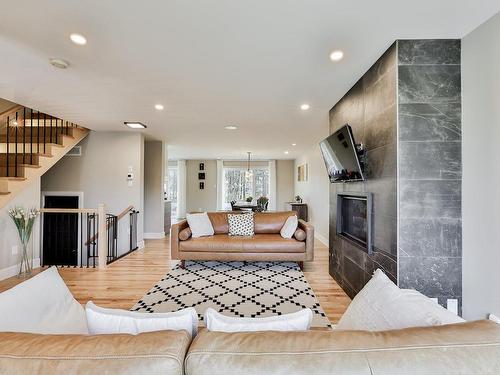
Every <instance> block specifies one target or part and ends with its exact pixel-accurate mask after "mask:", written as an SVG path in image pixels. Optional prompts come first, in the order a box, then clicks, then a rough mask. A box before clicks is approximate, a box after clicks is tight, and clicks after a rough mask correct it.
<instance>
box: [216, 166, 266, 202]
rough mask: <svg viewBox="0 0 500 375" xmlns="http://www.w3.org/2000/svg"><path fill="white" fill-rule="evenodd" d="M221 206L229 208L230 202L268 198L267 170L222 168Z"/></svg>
mask: <svg viewBox="0 0 500 375" xmlns="http://www.w3.org/2000/svg"><path fill="white" fill-rule="evenodd" d="M223 178H224V184H223V192H222V193H223V205H224V209H230V208H231V201H244V200H245V199H246V198H247V197H252V198H254V199H257V198H259V197H262V196H266V197H267V196H269V168H253V169H250V173H248V171H247V169H246V168H224V177H223Z"/></svg>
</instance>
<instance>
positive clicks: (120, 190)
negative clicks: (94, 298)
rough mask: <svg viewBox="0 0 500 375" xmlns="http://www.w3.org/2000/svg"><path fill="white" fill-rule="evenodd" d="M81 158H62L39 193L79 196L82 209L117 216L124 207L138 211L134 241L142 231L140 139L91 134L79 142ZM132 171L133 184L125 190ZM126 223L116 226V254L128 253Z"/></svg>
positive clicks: (129, 134) (135, 135) (117, 134)
mask: <svg viewBox="0 0 500 375" xmlns="http://www.w3.org/2000/svg"><path fill="white" fill-rule="evenodd" d="M80 145H81V146H82V156H81V157H70V156H65V157H63V158H62V159H61V160H60V161H59V162H58V163H56V164H55V165H54V166H53V167H52V168H51V169H49V170H48V171H47V172H46V173H45V174H44V175H43V176H42V191H71V192H83V194H84V197H83V200H84V206H85V207H86V208H95V207H97V205H98V204H99V203H105V204H106V205H107V212H108V213H112V214H115V215H117V214H119V213H120V212H121V211H122V210H123V209H125V208H126V207H127V206H128V205H133V206H134V207H135V209H137V210H139V212H140V214H139V217H138V228H137V232H138V233H137V237H138V241H142V240H143V227H144V221H143V218H144V215H143V213H144V210H143V202H144V190H143V185H144V138H143V136H142V134H140V133H136V132H134V133H132V132H94V131H93V132H91V133H90V134H89V135H88V136H87V137H86V138H85V139H84V140H83V141H82V142H80ZM129 167H132V170H133V173H134V176H135V178H134V181H133V184H132V186H128V183H127V173H128V170H129ZM128 225H129V223H128V219H127V218H124V219H122V220H120V222H119V227H118V231H119V243H118V253H119V254H122V253H125V252H127V251H128V250H129V238H128Z"/></svg>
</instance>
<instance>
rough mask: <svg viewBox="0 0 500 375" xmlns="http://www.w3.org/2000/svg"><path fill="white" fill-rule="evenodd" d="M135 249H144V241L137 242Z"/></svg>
mask: <svg viewBox="0 0 500 375" xmlns="http://www.w3.org/2000/svg"><path fill="white" fill-rule="evenodd" d="M137 248H138V249H144V241H139V242H137Z"/></svg>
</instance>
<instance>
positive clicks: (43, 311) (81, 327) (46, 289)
mask: <svg viewBox="0 0 500 375" xmlns="http://www.w3.org/2000/svg"><path fill="white" fill-rule="evenodd" d="M0 331H3V332H5V331H9V332H31V333H54V334H56V333H61V334H62V333H80V334H83V333H88V329H87V319H86V317H85V311H84V309H83V307H82V305H80V303H78V301H77V300H75V298H74V297H73V295H72V294H71V292H70V291H69V289H68V287H67V286H66V284H65V283H64V280H63V279H62V278H61V276H60V275H59V272H58V271H57V267H50V268H49V269H47V270H45V271H43V272H41V273H39V274H38V275H35V276H33V277H32V278H31V279H29V280H26V281H24V282H22V283H21V284H18V285H16V286H15V287H13V288H11V289H9V290H7V291H5V292H3V293H0Z"/></svg>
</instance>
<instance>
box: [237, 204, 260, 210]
mask: <svg viewBox="0 0 500 375" xmlns="http://www.w3.org/2000/svg"><path fill="white" fill-rule="evenodd" d="M258 208H259V205H258V204H256V203H235V204H234V205H233V209H234V210H242V209H243V210H244V209H247V210H248V209H251V210H252V211H257V209H258Z"/></svg>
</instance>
